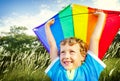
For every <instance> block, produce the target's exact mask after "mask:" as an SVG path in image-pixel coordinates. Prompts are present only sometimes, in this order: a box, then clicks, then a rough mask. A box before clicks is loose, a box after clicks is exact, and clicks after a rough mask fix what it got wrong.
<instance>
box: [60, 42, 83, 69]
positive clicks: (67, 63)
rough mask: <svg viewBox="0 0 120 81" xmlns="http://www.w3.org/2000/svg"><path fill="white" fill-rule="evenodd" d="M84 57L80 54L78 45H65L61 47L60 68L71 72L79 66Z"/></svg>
mask: <svg viewBox="0 0 120 81" xmlns="http://www.w3.org/2000/svg"><path fill="white" fill-rule="evenodd" d="M82 60H84V57H83V56H82V55H81V54H80V47H79V45H78V44H74V45H72V46H70V45H68V44H65V45H61V50H60V61H61V64H62V66H63V67H64V68H65V69H67V70H72V69H75V68H77V67H78V66H80V65H81V61H82Z"/></svg>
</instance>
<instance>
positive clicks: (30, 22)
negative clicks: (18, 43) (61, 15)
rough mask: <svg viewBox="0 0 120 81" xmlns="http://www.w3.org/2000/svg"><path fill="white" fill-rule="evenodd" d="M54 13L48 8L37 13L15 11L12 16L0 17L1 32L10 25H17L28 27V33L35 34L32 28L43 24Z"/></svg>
mask: <svg viewBox="0 0 120 81" xmlns="http://www.w3.org/2000/svg"><path fill="white" fill-rule="evenodd" d="M53 15H55V12H53V11H51V10H48V9H43V10H41V11H40V12H39V13H37V14H35V15H30V14H22V15H21V14H17V13H13V14H12V16H9V17H4V18H2V19H0V32H1V31H5V32H6V31H8V30H9V27H10V26H14V25H16V26H25V27H28V31H27V33H28V34H30V35H31V34H32V35H34V33H33V31H32V29H33V28H34V27H37V26H39V25H41V24H42V23H44V22H45V21H46V20H48V19H49V18H51V17H52V16H53Z"/></svg>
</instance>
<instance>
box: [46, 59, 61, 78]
mask: <svg viewBox="0 0 120 81" xmlns="http://www.w3.org/2000/svg"><path fill="white" fill-rule="evenodd" d="M59 67H60V59H59V57H57V58H56V59H55V60H53V61H52V62H51V64H50V65H49V66H48V67H47V69H46V70H45V73H46V74H47V75H48V76H49V77H50V78H51V77H52V75H53V74H54V72H55V71H56V69H57V68H59Z"/></svg>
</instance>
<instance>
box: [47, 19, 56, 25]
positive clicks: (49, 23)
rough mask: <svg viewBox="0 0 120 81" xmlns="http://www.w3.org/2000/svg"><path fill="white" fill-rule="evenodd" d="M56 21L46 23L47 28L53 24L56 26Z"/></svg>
mask: <svg viewBox="0 0 120 81" xmlns="http://www.w3.org/2000/svg"><path fill="white" fill-rule="evenodd" d="M54 22H55V19H51V20H49V21H48V22H47V23H46V26H51V25H52V24H54Z"/></svg>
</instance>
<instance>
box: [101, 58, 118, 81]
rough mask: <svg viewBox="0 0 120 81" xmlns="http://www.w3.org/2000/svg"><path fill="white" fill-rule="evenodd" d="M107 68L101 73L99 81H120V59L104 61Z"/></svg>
mask: <svg viewBox="0 0 120 81" xmlns="http://www.w3.org/2000/svg"><path fill="white" fill-rule="evenodd" d="M104 62H105V64H106V66H107V67H106V68H105V69H104V71H103V72H102V73H101V76H100V79H99V81H120V58H109V59H106V60H104Z"/></svg>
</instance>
